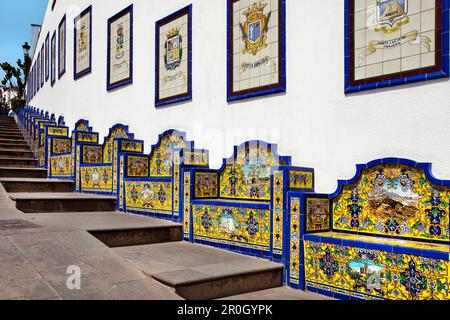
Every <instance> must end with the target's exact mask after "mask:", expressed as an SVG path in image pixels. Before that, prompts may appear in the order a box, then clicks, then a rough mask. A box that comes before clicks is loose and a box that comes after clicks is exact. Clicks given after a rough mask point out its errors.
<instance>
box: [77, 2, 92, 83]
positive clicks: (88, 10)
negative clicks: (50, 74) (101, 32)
mask: <svg viewBox="0 0 450 320" xmlns="http://www.w3.org/2000/svg"><path fill="white" fill-rule="evenodd" d="M86 14H89V67H87V68H86V69H84V70H82V71H80V72H78V73H77V21H78V20H80V19H81V18H82V17H83V16H85V15H86ZM73 32H74V34H73V79H74V80H78V79H80V78H82V77H84V76H86V75H88V74H89V73H91V72H92V5H90V6H89V7H87V8H86V9H84V10H83V12H81V13H80V14H79V15H78V16H76V17H75V19H74V25H73Z"/></svg>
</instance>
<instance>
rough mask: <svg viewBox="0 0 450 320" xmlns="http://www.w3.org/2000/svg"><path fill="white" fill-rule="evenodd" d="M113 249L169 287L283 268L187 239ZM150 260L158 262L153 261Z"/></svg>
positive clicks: (272, 263)
mask: <svg viewBox="0 0 450 320" xmlns="http://www.w3.org/2000/svg"><path fill="white" fill-rule="evenodd" d="M114 251H115V252H116V253H117V254H119V255H120V256H124V257H126V258H127V259H130V260H132V261H133V262H134V263H135V264H137V265H138V266H139V267H140V268H141V270H142V271H144V272H145V273H147V274H149V275H151V276H152V277H153V278H154V279H156V280H158V281H160V282H163V283H165V284H167V285H169V286H171V287H179V286H186V285H192V284H197V283H202V282H210V281H215V280H219V279H223V278H228V277H234V276H239V275H245V274H254V273H261V272H271V271H277V270H282V269H283V265H282V264H279V263H275V262H271V261H268V260H265V259H259V258H256V257H250V256H246V255H242V254H238V253H234V252H230V251H226V250H222V249H217V248H212V247H208V246H202V245H197V244H192V243H187V242H171V243H159V244H149V245H140V246H131V247H123V248H115V249H114ZM167 257H170V259H167ZM154 261H160V262H162V263H161V264H160V265H154ZM163 262H166V263H163ZM186 266H188V267H186Z"/></svg>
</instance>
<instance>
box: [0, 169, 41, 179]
mask: <svg viewBox="0 0 450 320" xmlns="http://www.w3.org/2000/svg"><path fill="white" fill-rule="evenodd" d="M46 177H47V170H45V169H38V168H17V167H0V178H46Z"/></svg>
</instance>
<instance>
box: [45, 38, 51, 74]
mask: <svg viewBox="0 0 450 320" xmlns="http://www.w3.org/2000/svg"><path fill="white" fill-rule="evenodd" d="M49 77H50V32H48V33H47V37H45V82H47V81H48V79H49Z"/></svg>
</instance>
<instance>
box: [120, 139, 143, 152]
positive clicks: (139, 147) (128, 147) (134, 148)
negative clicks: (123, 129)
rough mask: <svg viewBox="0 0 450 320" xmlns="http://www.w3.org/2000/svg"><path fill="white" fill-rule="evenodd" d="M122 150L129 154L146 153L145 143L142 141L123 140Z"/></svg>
mask: <svg viewBox="0 0 450 320" xmlns="http://www.w3.org/2000/svg"><path fill="white" fill-rule="evenodd" d="M120 149H121V150H122V151H129V152H142V151H144V143H143V142H142V141H132V140H122V141H121V147H120Z"/></svg>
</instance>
